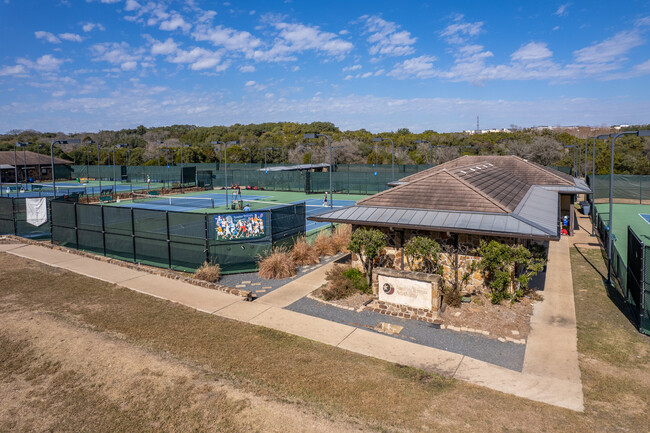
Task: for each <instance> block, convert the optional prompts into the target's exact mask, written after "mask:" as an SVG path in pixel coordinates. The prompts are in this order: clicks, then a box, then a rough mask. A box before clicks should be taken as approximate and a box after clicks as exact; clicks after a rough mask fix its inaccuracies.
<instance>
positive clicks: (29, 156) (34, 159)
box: [0, 150, 72, 167]
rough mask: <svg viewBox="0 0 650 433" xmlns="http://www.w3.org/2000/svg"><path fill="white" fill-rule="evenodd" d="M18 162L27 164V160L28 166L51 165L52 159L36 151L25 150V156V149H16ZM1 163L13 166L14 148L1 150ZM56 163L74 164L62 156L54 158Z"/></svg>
mask: <svg viewBox="0 0 650 433" xmlns="http://www.w3.org/2000/svg"><path fill="white" fill-rule="evenodd" d="M15 155H16V164H17V165H18V167H22V166H24V165H25V161H27V165H28V166H36V165H38V164H39V163H40V164H41V165H50V164H51V162H52V161H51V160H50V155H42V154H40V153H35V152H29V151H26V152H25V157H24V158H23V151H22V150H18V151H16V154H15ZM0 164H9V165H11V166H13V165H14V151H13V150H7V151H3V152H0ZM54 164H56V165H59V164H64V165H70V164H72V161H68V160H65V159H61V158H54Z"/></svg>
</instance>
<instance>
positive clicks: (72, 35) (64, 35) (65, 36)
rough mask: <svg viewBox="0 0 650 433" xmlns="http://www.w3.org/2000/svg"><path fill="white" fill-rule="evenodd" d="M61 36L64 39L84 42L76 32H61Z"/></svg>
mask: <svg viewBox="0 0 650 433" xmlns="http://www.w3.org/2000/svg"><path fill="white" fill-rule="evenodd" d="M59 37H60V38H61V39H63V40H64V41H70V42H82V41H83V38H82V37H81V36H79V35H77V34H75V33H59Z"/></svg>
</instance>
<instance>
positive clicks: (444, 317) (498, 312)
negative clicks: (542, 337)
mask: <svg viewBox="0 0 650 433" xmlns="http://www.w3.org/2000/svg"><path fill="white" fill-rule="evenodd" d="M471 299H472V301H471V302H469V303H464V302H463V303H462V304H461V305H460V307H459V308H454V307H450V306H449V305H446V306H445V309H444V311H443V312H441V313H440V320H441V321H442V323H443V324H444V325H445V326H454V327H457V328H460V327H465V328H471V329H475V330H480V331H487V332H489V333H490V334H489V336H490V337H493V338H499V337H501V338H506V337H507V338H512V339H515V340H520V339H526V338H527V337H528V333H529V332H530V318H531V316H532V314H533V304H534V302H535V301H533V300H532V299H531V298H530V297H524V298H521V299H520V300H519V301H518V302H515V303H514V304H510V303H508V302H504V303H503V304H502V305H493V304H492V303H490V300H489V299H487V298H486V297H485V296H484V295H475V296H472V297H471Z"/></svg>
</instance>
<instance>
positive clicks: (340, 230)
mask: <svg viewBox="0 0 650 433" xmlns="http://www.w3.org/2000/svg"><path fill="white" fill-rule="evenodd" d="M350 236H352V226H351V225H350V224H340V225H338V226H336V229H335V230H334V234H333V235H332V244H333V245H334V248H336V251H338V252H339V253H345V252H347V251H348V244H349V243H350Z"/></svg>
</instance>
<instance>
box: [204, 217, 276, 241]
mask: <svg viewBox="0 0 650 433" xmlns="http://www.w3.org/2000/svg"><path fill="white" fill-rule="evenodd" d="M264 219H265V218H264V213H263V212H252V213H243V214H232V215H215V216H214V224H215V239H216V240H218V241H219V240H220V241H231V240H240V239H254V238H261V237H264V236H266V232H265V230H264V228H265V225H264Z"/></svg>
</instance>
